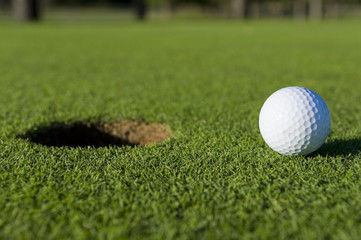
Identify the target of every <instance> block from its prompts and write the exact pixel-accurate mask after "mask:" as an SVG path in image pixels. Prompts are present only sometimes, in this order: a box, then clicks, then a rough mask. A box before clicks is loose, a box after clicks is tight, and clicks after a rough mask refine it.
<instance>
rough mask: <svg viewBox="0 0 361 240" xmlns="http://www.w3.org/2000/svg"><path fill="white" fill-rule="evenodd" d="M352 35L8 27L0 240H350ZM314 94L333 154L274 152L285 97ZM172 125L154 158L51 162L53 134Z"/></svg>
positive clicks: (299, 28) (356, 111) (0, 113)
mask: <svg viewBox="0 0 361 240" xmlns="http://www.w3.org/2000/svg"><path fill="white" fill-rule="evenodd" d="M359 26H360V22H359V21H339V22H322V23H297V22H280V21H272V22H252V21H250V22H246V23H240V22H227V21H224V22H215V21H199V22H172V23H164V22H153V23H152V22H149V23H142V24H137V23H130V22H127V23H119V24H115V23H112V24H106V23H102V24H86V23H82V24H62V23H57V22H53V23H42V24H33V25H17V24H10V23H7V24H4V23H3V24H0V36H1V38H0V102H1V107H0V126H1V129H2V131H1V138H0V141H1V145H0V238H12V239H18V238H24V239H64V238H78V239H89V238H105V237H109V238H115V239H128V238H151V239H160V238H163V239H171V238H180V239H209V238H212V239H232V238H233V239H235V238H240V237H242V238H245V239H247V238H276V239H293V238H299V239H322V238H325V239H357V238H358V237H359V236H360V235H361V179H360V177H361V165H360V161H361V133H360V130H361V129H360V119H361V105H360V101H361V70H360V62H361V54H360V49H361V31H359V30H360V28H359ZM292 85H297V86H304V87H308V88H310V89H312V90H314V91H316V92H317V93H319V94H320V95H321V96H322V97H323V98H324V100H325V101H326V102H327V104H328V106H329V108H330V110H331V114H332V120H333V123H332V132H331V135H330V137H329V138H328V140H327V143H326V144H325V145H324V146H323V147H322V148H321V149H320V150H319V151H318V152H316V153H314V154H312V155H311V156H307V157H286V156H281V155H279V154H277V153H275V152H273V151H272V150H271V149H270V148H269V147H267V146H266V145H265V143H264V142H263V140H262V137H261V136H260V133H259V130H258V113H259V110H260V108H261V106H262V104H263V102H264V101H265V100H266V98H267V97H268V96H269V95H270V94H271V93H272V92H274V91H276V90H277V89H279V88H282V87H285V86H292ZM123 119H135V120H145V121H148V122H161V123H165V124H167V125H168V126H170V128H171V129H172V131H173V133H174V137H173V138H172V139H171V140H169V141H167V142H164V143H162V144H158V145H154V146H151V147H135V148H131V147H124V148H117V147H110V148H98V149H96V148H91V147H89V148H75V149H74V148H65V147H64V148H49V147H45V146H41V145H37V144H34V143H31V142H29V141H26V140H24V139H22V138H19V137H18V136H19V135H21V134H24V133H25V132H27V131H28V130H30V129H34V128H36V127H37V126H47V125H50V124H51V123H52V122H71V121H84V120H89V121H96V120H102V121H116V120H123Z"/></svg>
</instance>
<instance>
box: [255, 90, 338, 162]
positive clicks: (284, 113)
mask: <svg viewBox="0 0 361 240" xmlns="http://www.w3.org/2000/svg"><path fill="white" fill-rule="evenodd" d="M259 129H260V131H261V134H262V137H263V139H264V140H265V142H266V143H267V145H268V146H270V147H271V148H272V149H273V150H275V151H277V152H278V153H280V154H284V155H307V154H309V153H312V152H314V151H316V150H317V149H318V148H319V147H321V145H322V144H323V143H324V142H325V141H326V138H327V136H328V134H329V133H330V129H331V115H330V111H329V110H328V107H327V105H326V103H325V101H324V100H323V99H322V98H321V97H320V96H319V95H318V94H317V93H315V92H314V91H312V90H310V89H307V88H303V87H286V88H282V89H280V90H278V91H276V92H275V93H273V94H272V95H271V96H270V97H269V98H268V99H267V100H266V102H265V103H264V104H263V106H262V109H261V112H260V114H259Z"/></svg>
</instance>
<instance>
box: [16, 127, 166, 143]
mask: <svg viewBox="0 0 361 240" xmlns="http://www.w3.org/2000/svg"><path fill="white" fill-rule="evenodd" d="M171 136H172V132H171V131H170V129H169V128H168V127H167V126H165V125H162V124H151V123H144V122H137V121H120V122H113V123H86V122H73V123H61V122H54V123H52V124H50V125H49V126H43V127H42V126H40V127H37V128H35V129H33V130H30V131H28V132H27V133H26V134H25V135H23V136H21V137H22V138H25V139H28V140H30V141H31V142H34V143H38V144H41V145H44V146H49V147H51V146H53V147H63V146H68V147H88V146H91V147H107V146H119V147H122V146H138V145H139V146H147V145H152V144H154V143H161V142H163V141H164V140H166V139H169V138H170V137H171Z"/></svg>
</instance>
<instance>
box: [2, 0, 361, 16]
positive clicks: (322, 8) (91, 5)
mask: <svg viewBox="0 0 361 240" xmlns="http://www.w3.org/2000/svg"><path fill="white" fill-rule="evenodd" d="M360 16H361V0H0V19H8V20H10V19H15V20H18V21H39V20H42V19H77V18H78V19H91V18H95V19H119V18H136V19H139V20H145V19H154V18H163V19H169V18H177V17H188V18H189V17H193V18H196V17H209V18H234V19H248V18H294V19H300V20H302V19H316V20H320V19H338V18H345V17H360Z"/></svg>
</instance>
